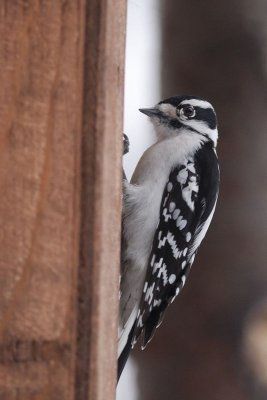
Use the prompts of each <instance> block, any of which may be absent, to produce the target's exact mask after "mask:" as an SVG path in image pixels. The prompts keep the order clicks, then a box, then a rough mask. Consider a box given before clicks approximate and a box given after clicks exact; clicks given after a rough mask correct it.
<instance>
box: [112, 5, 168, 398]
mask: <svg viewBox="0 0 267 400" xmlns="http://www.w3.org/2000/svg"><path fill="white" fill-rule="evenodd" d="M127 7H128V11H127V37H126V68H125V105H124V132H125V133H126V134H127V135H128V137H129V140H130V153H129V154H127V155H126V156H125V157H124V168H125V172H126V175H127V177H128V178H130V177H131V175H132V173H133V171H134V168H135V166H136V164H137V162H138V160H139V158H140V157H141V155H142V154H143V152H144V150H145V149H146V148H147V147H148V146H150V145H151V144H152V143H153V141H154V139H155V135H154V130H153V126H152V124H151V123H150V122H149V121H148V118H144V116H142V115H141V113H140V112H139V111H138V109H139V108H142V107H150V106H152V105H153V104H156V103H157V102H158V101H159V100H160V98H161V94H160V68H161V65H160V46H161V44H160V40H161V38H160V23H159V21H160V5H159V0H146V1H143V0H128V6H127ZM136 376H137V367H136V364H135V362H134V360H132V359H131V358H130V360H129V362H128V363H127V365H126V367H125V369H124V371H123V374H122V377H121V379H120V382H119V384H118V389H117V400H126V399H127V400H138V398H139V395H138V388H137V382H136Z"/></svg>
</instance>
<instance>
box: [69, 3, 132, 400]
mask: <svg viewBox="0 0 267 400" xmlns="http://www.w3.org/2000/svg"><path fill="white" fill-rule="evenodd" d="M124 31H125V1H123V0H120V1H118V2H116V7H115V6H114V2H113V1H111V0H102V1H98V0H91V1H88V4H87V21H86V33H85V36H86V38H87V39H88V40H86V43H85V55H86V57H85V64H84V68H85V82H84V83H85V87H84V88H85V90H84V106H83V107H84V108H83V117H84V118H83V143H82V171H83V175H82V188H83V190H82V220H81V254H80V256H81V257H80V260H81V264H80V274H79V293H80V302H79V310H78V346H77V360H78V364H77V369H76V379H77V385H76V395H77V398H78V399H87V396H89V399H92V400H102V399H103V400H104V399H112V398H113V396H114V393H115V386H116V376H117V371H116V368H114V365H115V363H116V357H117V343H116V340H114V339H115V338H116V335H117V299H116V298H115V297H114V293H118V284H119V279H118V277H119V248H120V231H119V225H120V207H121V198H120V193H121V174H120V173H119V171H121V154H122V146H121V143H122V107H123V104H122V93H123V59H124ZM90 182H91V184H90ZM92 182H93V184H92ZM88 282H90V285H88ZM88 309H90V312H88ZM88 349H89V351H88ZM88 382H89V383H90V384H89V385H88V384H87V383H88Z"/></svg>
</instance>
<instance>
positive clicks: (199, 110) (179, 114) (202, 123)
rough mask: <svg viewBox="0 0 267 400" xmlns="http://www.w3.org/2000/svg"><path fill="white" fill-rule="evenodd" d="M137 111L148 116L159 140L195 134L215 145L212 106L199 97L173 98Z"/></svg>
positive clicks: (214, 123)
mask: <svg viewBox="0 0 267 400" xmlns="http://www.w3.org/2000/svg"><path fill="white" fill-rule="evenodd" d="M139 111H141V112H142V113H144V114H146V115H148V116H149V118H150V119H151V121H152V122H153V124H154V126H155V128H156V132H157V134H158V136H159V137H160V138H167V137H170V136H173V135H177V134H179V133H180V132H184V131H187V132H188V133H190V132H191V133H197V134H199V135H202V136H203V138H205V139H206V140H210V141H212V142H213V144H214V146H216V144H217V139H218V130H217V118H216V113H215V111H214V108H213V107H212V105H211V104H210V103H209V102H208V101H206V100H204V99H201V98H200V97H195V96H174V97H170V98H168V99H166V100H163V101H161V102H159V103H158V104H157V105H156V106H155V107H153V108H141V109H140V110H139Z"/></svg>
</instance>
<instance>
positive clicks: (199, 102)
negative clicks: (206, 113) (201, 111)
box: [181, 99, 214, 110]
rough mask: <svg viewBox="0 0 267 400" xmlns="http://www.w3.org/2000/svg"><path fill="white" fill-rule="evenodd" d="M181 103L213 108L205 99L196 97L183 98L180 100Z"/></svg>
mask: <svg viewBox="0 0 267 400" xmlns="http://www.w3.org/2000/svg"><path fill="white" fill-rule="evenodd" d="M181 104H182V105H185V104H189V105H190V106H193V107H201V108H211V109H212V110H214V108H213V107H212V105H211V104H210V103H209V102H208V101H205V100H197V99H192V100H184V101H182V102H181Z"/></svg>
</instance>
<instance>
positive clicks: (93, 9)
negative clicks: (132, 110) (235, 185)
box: [0, 0, 125, 400]
mask: <svg viewBox="0 0 267 400" xmlns="http://www.w3.org/2000/svg"><path fill="white" fill-rule="evenodd" d="M124 3H125V2H124V1H122V0H119V1H118V2H116V7H114V3H113V2H112V1H111V0H101V1H100V0H99V1H96V0H93V1H89V0H88V1H86V0H80V1H79V0H65V1H63V0H61V1H60V0H53V1H45V2H43V1H34V0H32V1H30V0H29V1H19V0H14V1H8V0H6V1H2V2H1V3H0V37H1V41H0V76H1V85H0V121H1V135H0V190H1V191H0V193H1V201H0V223H1V229H0V399H1V400H15V399H16V400H37V399H38V400H88V399H90V400H102V399H103V400H104V399H105V400H109V399H114V392H115V384H116V336H117V325H116V319H117V301H118V298H117V293H118V271H119V245H120V181H121V170H120V165H121V134H122V93H123V84H122V82H123V55H124V24H125V9H124V7H125V4H124Z"/></svg>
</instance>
